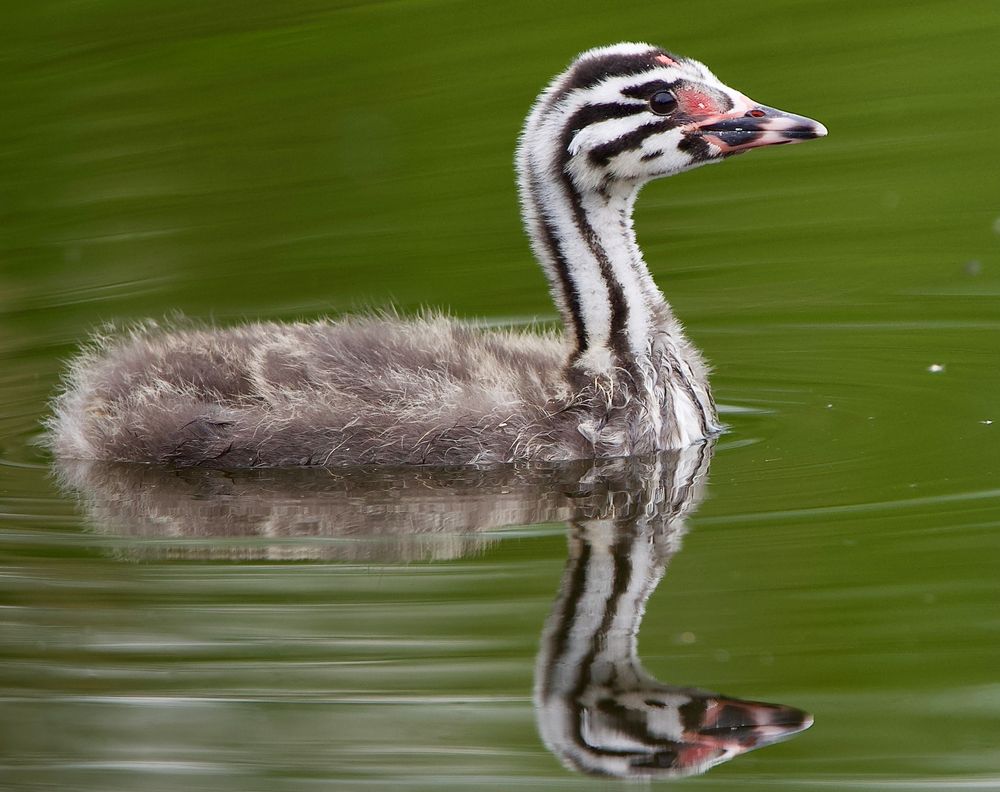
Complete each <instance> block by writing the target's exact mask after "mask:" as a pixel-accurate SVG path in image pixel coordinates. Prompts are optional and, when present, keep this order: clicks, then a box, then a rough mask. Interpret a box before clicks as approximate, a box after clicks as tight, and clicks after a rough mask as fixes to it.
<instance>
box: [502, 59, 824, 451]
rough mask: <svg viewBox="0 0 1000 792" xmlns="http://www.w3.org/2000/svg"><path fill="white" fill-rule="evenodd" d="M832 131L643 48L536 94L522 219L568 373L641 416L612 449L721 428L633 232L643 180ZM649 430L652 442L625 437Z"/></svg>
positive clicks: (582, 68)
mask: <svg viewBox="0 0 1000 792" xmlns="http://www.w3.org/2000/svg"><path fill="white" fill-rule="evenodd" d="M825 134H826V129H825V128H824V127H823V125H822V124H819V123H818V122H816V121H812V120H811V119H808V118H804V117H802V116H795V115H792V114H790V113H785V112H782V111H779V110H775V109H774V108H770V107H766V106H764V105H760V104H758V103H756V102H754V101H753V100H751V99H749V98H748V97H747V96H745V95H743V94H742V93H740V92H739V91H736V90H734V89H732V88H730V87H728V86H726V85H725V84H723V83H722V82H721V81H720V80H719V79H718V78H717V77H716V76H715V75H714V74H712V72H711V71H709V69H707V68H706V67H705V66H704V65H703V64H701V63H699V62H698V61H695V60H691V59H689V58H683V57H680V56H678V55H674V54H673V53H670V52H667V51H665V50H663V49H660V48H659V47H653V46H651V45H649V44H637V43H625V44H616V45H613V46H610V47H601V48H597V49H593V50H589V51H588V52H585V53H583V54H582V55H580V56H579V57H578V58H577V59H576V60H575V61H574V62H573V63H572V64H571V65H570V67H569V69H567V70H566V71H565V72H564V73H563V74H561V75H559V76H558V77H556V79H555V80H553V81H552V82H551V83H550V84H549V86H548V87H547V88H546V89H545V90H544V91H543V92H542V94H541V96H539V97H538V100H537V101H536V102H535V105H534V107H533V108H532V110H531V113H530V115H529V116H528V119H527V121H526V122H525V125H524V129H523V131H522V134H521V140H520V145H519V147H518V154H517V171H518V186H519V191H520V196H521V207H522V215H523V218H524V223H525V227H526V229H527V231H528V234H529V236H530V238H531V242H532V248H533V250H534V252H535V254H536V256H537V257H538V259H539V261H540V262H541V264H542V267H543V268H544V270H545V272H546V275H547V276H548V279H549V284H550V290H551V292H552V296H553V299H554V301H555V303H556V305H557V306H558V308H559V311H560V313H561V315H562V318H563V322H564V325H565V329H566V336H567V338H568V339H569V341H570V346H571V351H570V356H569V373H570V381H571V382H588V381H589V382H599V383H601V387H603V388H605V391H606V392H607V393H624V394H625V398H623V399H622V400H620V402H619V403H620V404H625V403H629V402H634V403H635V404H637V405H638V406H639V409H640V411H641V412H642V415H644V416H645V419H644V420H645V423H644V424H643V426H642V427H640V426H639V424H638V423H636V424H635V425H629V426H626V427H625V428H624V429H623V430H622V432H620V433H618V434H619V435H620V436H621V437H618V435H616V437H617V438H618V440H620V442H618V445H619V446H620V448H618V449H617V450H618V451H620V452H622V453H636V452H641V451H642V450H643V449H644V450H650V451H652V450H662V449H665V448H680V447H683V446H684V445H686V444H687V443H690V442H695V441H697V440H700V439H703V438H705V437H709V436H711V435H712V434H713V433H714V432H715V431H717V430H718V429H719V425H718V421H717V418H716V415H715V408H714V405H713V403H712V398H711V395H710V392H709V386H708V377H707V369H706V367H705V365H704V363H703V361H702V360H701V357H700V355H699V354H698V352H697V350H696V349H695V348H694V347H693V346H692V345H691V344H690V343H689V342H688V341H687V339H686V338H685V336H684V333H683V330H682V328H681V326H680V324H679V323H678V322H677V321H676V320H675V319H674V317H673V314H672V312H671V309H670V306H669V305H668V303H667V301H666V299H664V296H663V294H662V293H661V292H660V290H659V289H658V288H657V286H656V284H655V283H654V282H653V279H652V277H651V276H650V273H649V269H648V268H647V266H646V263H645V261H644V260H643V256H642V253H641V251H640V249H639V246H638V244H637V242H636V237H635V232H634V230H633V226H632V209H633V206H634V204H635V199H636V196H637V195H638V193H639V190H640V189H641V188H642V186H643V185H644V184H645V183H646V182H648V181H650V180H652V179H657V178H660V177H663V176H670V175H672V174H676V173H680V172H682V171H686V170H690V169H692V168H696V167H698V166H700V165H704V164H708V163H711V162H719V161H722V160H723V159H726V158H728V157H730V156H732V155H734V154H738V153H741V152H743V151H747V150H749V149H751V148H758V147H761V146H769V145H774V144H779V143H795V142H799V141H803V140H810V139H813V138H816V137H822V136H823V135H825ZM574 373H576V374H579V375H580V377H578V378H576V379H574V377H573V374H574ZM597 423H598V424H599V425H602V426H603V425H606V424H604V423H602V422H601V421H598V422H597ZM641 428H644V429H645V430H648V431H647V432H646V435H647V437H646V439H644V440H640V439H637V440H636V442H634V443H630V442H628V441H627V438H629V437H635V438H639V436H640V435H641V434H642V432H640V431H638V430H639V429H641ZM585 430H586V427H583V428H581V432H584V433H585V435H586V434H587V432H589V430H586V431H585ZM621 438H626V439H625V440H622V439H621ZM650 438H652V439H651V440H650ZM596 444H597V441H595V446H596Z"/></svg>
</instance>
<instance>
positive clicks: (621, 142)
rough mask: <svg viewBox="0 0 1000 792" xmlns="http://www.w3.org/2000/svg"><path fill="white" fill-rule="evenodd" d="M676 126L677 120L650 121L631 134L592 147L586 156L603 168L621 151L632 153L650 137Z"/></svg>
mask: <svg viewBox="0 0 1000 792" xmlns="http://www.w3.org/2000/svg"><path fill="white" fill-rule="evenodd" d="M676 126H677V120H676V119H674V118H663V119H661V120H658V121H650V122H649V123H648V124H643V125H642V126H640V127H636V128H635V129H633V130H632V131H631V132H626V133H625V134H624V135H622V136H621V137H618V138H615V139H614V140H609V141H608V142H607V143H602V144H601V145H600V146H594V148H592V149H591V150H590V153H589V155H588V156H589V157H590V161H591V162H592V163H593V164H594V165H597V166H600V167H604V166H606V165H607V164H608V163H609V162H610V161H611V158H612V157H615V156H617V155H618V154H621V153H622V152H623V151H632V150H633V149H637V148H639V147H640V146H642V142H643V141H644V140H645V139H646V138H648V137H649V136H650V135H655V134H657V133H658V132H666V131H667V130H668V129H673V128H674V127H676Z"/></svg>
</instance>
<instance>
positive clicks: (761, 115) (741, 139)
mask: <svg viewBox="0 0 1000 792" xmlns="http://www.w3.org/2000/svg"><path fill="white" fill-rule="evenodd" d="M688 132H689V133H693V134H696V135H700V136H701V137H702V138H704V139H705V140H706V141H707V142H709V143H711V144H712V145H714V146H716V147H718V148H719V149H721V150H722V151H723V153H725V154H737V153H739V152H741V151H746V150H748V149H752V148H759V147H760V146H776V145H779V144H781V143H801V142H802V141H804V140H814V139H815V138H821V137H825V136H826V127H825V126H823V125H822V124H821V123H820V122H819V121H814V120H813V119H811V118H806V117H805V116H800V115H795V114H794V113H786V112H784V111H783V110H776V109H775V108H773V107H767V106H765V105H754V107H753V108H752V109H750V110H747V111H746V112H743V111H740V112H736V113H726V114H724V115H718V116H712V117H709V118H706V119H704V120H703V121H699V122H697V123H695V124H693V125H691V126H690V127H688Z"/></svg>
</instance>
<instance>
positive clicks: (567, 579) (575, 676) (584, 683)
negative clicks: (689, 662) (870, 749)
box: [535, 447, 812, 778]
mask: <svg viewBox="0 0 1000 792" xmlns="http://www.w3.org/2000/svg"><path fill="white" fill-rule="evenodd" d="M709 456H710V454H709V453H707V449H705V448H704V447H701V448H699V447H695V448H690V449H687V450H685V451H683V452H681V453H679V454H674V455H664V456H661V457H660V458H658V459H657V460H656V461H655V465H654V466H653V468H651V469H650V470H649V471H648V475H647V476H646V477H645V478H640V479H639V480H636V479H634V478H633V479H629V478H628V477H626V478H624V479H622V480H620V481H619V482H617V483H618V484H620V485H621V486H622V489H620V490H619V491H617V492H613V488H614V484H612V483H611V482H606V484H607V485H608V494H609V497H608V498H607V500H606V502H605V503H606V508H605V509H603V510H602V509H600V508H596V509H593V510H591V511H589V512H587V513H586V514H583V513H581V512H578V513H577V515H576V517H575V518H574V519H573V522H572V525H571V528H570V532H569V559H568V561H567V564H566V570H565V573H564V575H563V580H562V586H561V588H560V592H559V597H558V599H557V600H556V604H555V607H554V608H553V610H552V614H551V616H550V617H549V620H548V623H547V624H546V628H545V631H544V633H543V635H542V642H541V648H540V650H539V655H538V664H537V668H536V673H535V708H536V717H537V721H538V727H539V731H540V733H541V735H542V738H543V739H544V740H545V743H546V745H547V746H548V747H549V749H550V750H551V751H552V752H553V753H554V754H556V756H558V757H559V758H560V759H561V760H562V762H563V763H564V764H565V765H567V766H568V767H571V768H573V769H576V770H580V771H583V772H586V773H591V774H596V775H608V776H617V777H623V778H628V777H671V776H682V775H692V774H696V773H702V772H704V771H706V770H708V769H709V768H710V767H712V766H714V765H717V764H719V763H721V762H725V761H727V760H729V759H732V758H733V757H735V756H738V755H739V754H741V753H745V752H746V751H749V750H751V749H753V748H758V747H761V746H764V745H768V744H770V743H773V742H777V741H778V740H781V739H784V738H787V737H789V736H791V735H793V734H795V733H796V732H799V731H801V730H803V729H805V728H807V727H808V726H809V725H810V724H811V722H812V719H811V718H810V716H808V715H807V714H806V713H804V712H802V711H800V710H797V709H793V708H791V707H785V706H782V705H774V704H763V703H760V702H753V701H743V700H740V699H735V698H728V697H725V696H720V695H718V694H715V693H711V692H709V691H705V690H699V689H695V688H685V687H680V686H676V685H669V684H664V683H661V682H659V681H658V680H656V679H654V678H653V677H652V676H650V675H649V673H647V672H646V670H645V669H644V668H643V667H642V664H641V663H640V661H639V659H638V656H637V648H636V643H637V636H638V632H639V623H640V621H641V619H642V615H643V611H644V608H645V604H646V600H647V599H648V598H649V595H650V594H651V593H652V592H653V590H654V589H655V588H656V585H657V584H658V583H659V581H660V578H661V577H662V576H663V573H664V572H665V570H666V566H667V563H668V562H669V560H670V558H671V557H672V556H673V554H674V553H676V552H677V551H678V550H679V549H680V539H681V536H682V535H683V533H684V530H685V529H684V517H685V515H686V514H688V513H689V512H691V511H692V510H693V509H694V508H696V507H697V505H698V501H699V500H700V498H701V488H702V484H703V481H704V477H705V474H706V472H707V469H708V464H709ZM596 505H597V504H596V503H594V504H592V506H596Z"/></svg>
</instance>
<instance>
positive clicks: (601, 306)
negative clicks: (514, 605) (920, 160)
mask: <svg viewBox="0 0 1000 792" xmlns="http://www.w3.org/2000/svg"><path fill="white" fill-rule="evenodd" d="M824 134H826V130H825V129H824V128H823V126H822V125H821V124H818V123H817V122H815V121H811V120H809V119H807V118H802V117H799V116H793V115H790V114H787V113H783V112H780V111H778V110H774V109H771V108H768V107H764V106H762V105H759V104H757V103H755V102H753V101H751V100H750V99H748V98H747V97H746V96H744V95H743V94H741V93H739V92H737V91H734V90H733V89H731V88H729V87H727V86H725V85H723V84H722V83H721V82H719V80H718V79H717V78H716V77H715V76H714V75H713V74H712V73H711V72H710V71H709V70H708V69H706V68H705V67H704V66H703V65H702V64H700V63H698V62H697V61H693V60H688V59H686V58H681V57H678V56H675V55H671V54H669V53H667V52H665V51H664V50H662V49H658V48H656V47H652V46H649V45H646V44H619V45H616V46H612V47H606V48H602V49H595V50H591V51H589V52H586V53H584V54H583V55H581V56H580V57H579V58H578V59H577V60H576V61H575V62H574V63H573V64H572V65H571V66H570V68H569V69H568V70H567V71H566V72H565V73H563V74H562V75H560V76H559V77H557V78H556V79H555V80H554V81H553V82H552V83H551V84H550V85H549V86H548V88H547V89H546V90H545V91H544V92H543V93H542V95H541V96H540V97H539V99H538V101H537V102H536V103H535V106H534V108H533V109H532V111H531V114H530V115H529V117H528V120H527V122H526V124H525V127H524V131H523V134H522V136H521V143H520V147H519V150H518V157H517V170H518V184H519V188H520V194H521V204H522V209H523V215H524V221H525V226H526V228H527V231H528V233H529V235H530V237H531V242H532V247H533V249H534V251H535V253H536V255H537V256H538V258H539V259H540V260H541V262H542V265H543V267H544V269H545V272H546V274H547V276H548V278H549V282H550V288H551V291H552V295H553V297H554V299H555V302H556V304H557V305H558V307H559V310H560V312H561V314H562V318H563V322H564V325H565V332H564V334H563V335H562V336H559V335H554V334H542V335H538V334H531V333H526V332H499V331H486V330H482V329H480V328H476V327H474V326H470V325H467V324H461V323H458V322H454V321H451V320H449V319H445V318H441V317H437V316H433V317H425V318H423V319H418V320H415V321H411V322H407V321H401V320H398V319H395V318H392V317H364V318H354V319H348V320H344V321H340V322H329V321H321V322H315V323H309V324H288V325H279V324H253V325H247V326H244V327H237V328H233V329H229V330H219V329H175V330H173V331H164V330H161V329H159V328H157V327H155V326H152V325H151V326H147V327H145V328H143V329H139V330H134V331H132V332H131V333H129V334H126V335H125V336H124V337H121V336H119V337H115V336H110V337H104V338H98V339H97V340H96V342H95V343H94V344H93V345H92V347H91V348H90V349H89V350H88V351H86V352H84V354H82V355H81V356H80V357H79V358H78V359H77V361H76V362H75V364H74V365H73V367H72V370H71V372H70V374H69V376H68V381H67V384H66V389H65V392H64V393H63V394H62V395H61V396H59V397H58V398H57V400H56V403H55V415H54V417H53V419H52V420H51V422H50V429H51V436H52V444H53V446H54V448H55V450H56V452H57V453H58V454H60V455H63V456H66V457H74V458H84V459H107V460H122V461H144V462H166V463H174V464H180V465H211V466H217V467H245V466H268V465H272V466H273V465H339V464H353V463H364V462H374V463H460V464H464V463H488V462H498V461H509V460H514V459H522V458H524V459H548V460H551V459H570V458H583V457H594V456H597V457H603V456H622V455H630V454H642V453H649V452H653V451H657V450H663V449H669V448H680V447H683V446H685V445H688V444H690V443H692V442H695V441H698V440H700V439H702V438H705V437H708V436H711V435H712V434H713V433H715V432H716V431H718V429H719V424H718V420H717V417H716V413H715V407H714V404H713V402H712V397H711V394H710V392H709V387H708V381H707V377H706V370H705V366H704V364H703V362H702V359H701V357H700V356H699V354H698V352H697V351H696V350H695V349H694V348H693V346H692V345H691V344H690V342H689V341H688V340H687V338H686V337H685V335H684V333H683V331H682V329H681V326H680V324H679V323H678V322H677V320H676V319H675V318H674V316H673V314H672V312H671V310H670V307H669V305H668V304H667V302H666V300H665V299H664V298H663V295H662V294H661V293H660V291H659V289H658V288H657V287H656V285H655V284H654V282H653V280H652V278H651V277H650V274H649V271H648V270H647V268H646V265H645V263H644V262H643V259H642V254H641V253H640V251H639V248H638V246H637V244H636V240H635V234H634V232H633V229H632V206H633V203H634V201H635V198H636V195H637V193H638V191H639V189H640V188H641V186H642V185H643V184H644V183H645V182H647V181H649V180H651V179H654V178H657V177H661V176H669V175H671V174H674V173H678V172H681V171H684V170H688V169H691V168H694V167H697V166H698V165H702V164H705V163H708V162H714V161H718V160H721V159H724V158H726V157H728V156H730V155H732V154H736V153H739V152H742V151H746V150H748V149H751V148H755V147H759V146H767V145H772V144H778V143H794V142H796V141H801V140H807V139H810V138H816V137H820V136H822V135H824Z"/></svg>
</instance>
